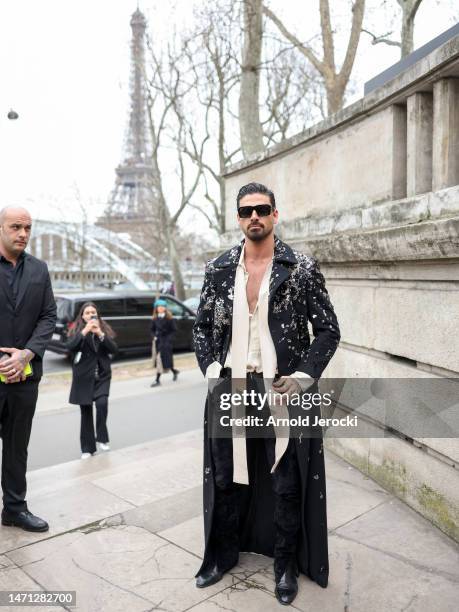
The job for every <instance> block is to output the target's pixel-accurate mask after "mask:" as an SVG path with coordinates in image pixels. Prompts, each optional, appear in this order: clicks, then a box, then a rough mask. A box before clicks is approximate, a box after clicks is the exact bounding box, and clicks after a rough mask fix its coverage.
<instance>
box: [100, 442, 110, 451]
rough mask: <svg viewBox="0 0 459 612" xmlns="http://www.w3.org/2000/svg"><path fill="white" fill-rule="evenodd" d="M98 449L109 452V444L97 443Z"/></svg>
mask: <svg viewBox="0 0 459 612" xmlns="http://www.w3.org/2000/svg"><path fill="white" fill-rule="evenodd" d="M99 448H100V450H102V451H109V450H110V444H108V443H107V444H105V442H99Z"/></svg>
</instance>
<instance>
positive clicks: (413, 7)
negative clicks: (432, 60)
mask: <svg viewBox="0 0 459 612" xmlns="http://www.w3.org/2000/svg"><path fill="white" fill-rule="evenodd" d="M397 3H398V5H399V6H400V8H401V10H402V19H401V22H402V23H401V28H400V40H392V39H391V38H388V37H389V36H391V34H392V32H387V33H386V34H382V35H376V34H374V33H372V32H371V31H369V30H362V32H365V33H366V34H369V35H370V36H371V37H372V39H373V40H372V44H373V45H378V44H381V43H383V44H385V45H391V46H395V47H399V48H400V54H401V57H402V58H403V57H406V56H407V55H409V54H410V53H411V52H412V51H413V35H414V21H415V18H416V13H417V12H418V9H419V7H420V6H421V3H422V0H397Z"/></svg>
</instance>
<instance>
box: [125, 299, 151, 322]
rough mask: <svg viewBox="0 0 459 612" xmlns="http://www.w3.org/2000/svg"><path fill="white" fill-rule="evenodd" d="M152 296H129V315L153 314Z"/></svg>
mask: <svg viewBox="0 0 459 612" xmlns="http://www.w3.org/2000/svg"><path fill="white" fill-rule="evenodd" d="M153 301H154V298H152V297H148V298H147V297H140V298H128V299H127V300H126V312H127V314H128V315H131V316H133V315H137V316H143V317H144V316H150V317H151V315H152V314H153Z"/></svg>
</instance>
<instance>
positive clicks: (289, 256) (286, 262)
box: [269, 238, 298, 302]
mask: <svg viewBox="0 0 459 612" xmlns="http://www.w3.org/2000/svg"><path fill="white" fill-rule="evenodd" d="M296 263H298V262H297V259H296V257H295V255H294V253H293V251H292V249H291V248H290V247H289V246H288V245H287V244H285V242H282V240H279V238H276V239H275V241H274V261H273V269H272V272H271V279H270V282H269V302H271V300H272V299H273V297H274V294H275V293H276V291H277V290H278V288H279V287H280V286H281V285H282V283H283V282H285V281H286V280H287V279H288V278H289V277H290V274H291V273H292V266H293V265H295V264H296Z"/></svg>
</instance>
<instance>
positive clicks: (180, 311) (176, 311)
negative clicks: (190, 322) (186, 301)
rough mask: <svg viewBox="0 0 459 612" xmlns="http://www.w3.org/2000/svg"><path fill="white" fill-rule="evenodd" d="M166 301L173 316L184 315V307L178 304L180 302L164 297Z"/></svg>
mask: <svg viewBox="0 0 459 612" xmlns="http://www.w3.org/2000/svg"><path fill="white" fill-rule="evenodd" d="M164 299H165V300H166V302H167V308H168V309H169V310H170V311H171V313H172V314H173V315H174V317H184V316H185V314H186V312H185V309H184V308H183V307H182V306H180V304H177V302H175V301H174V300H171V299H170V298H164Z"/></svg>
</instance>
